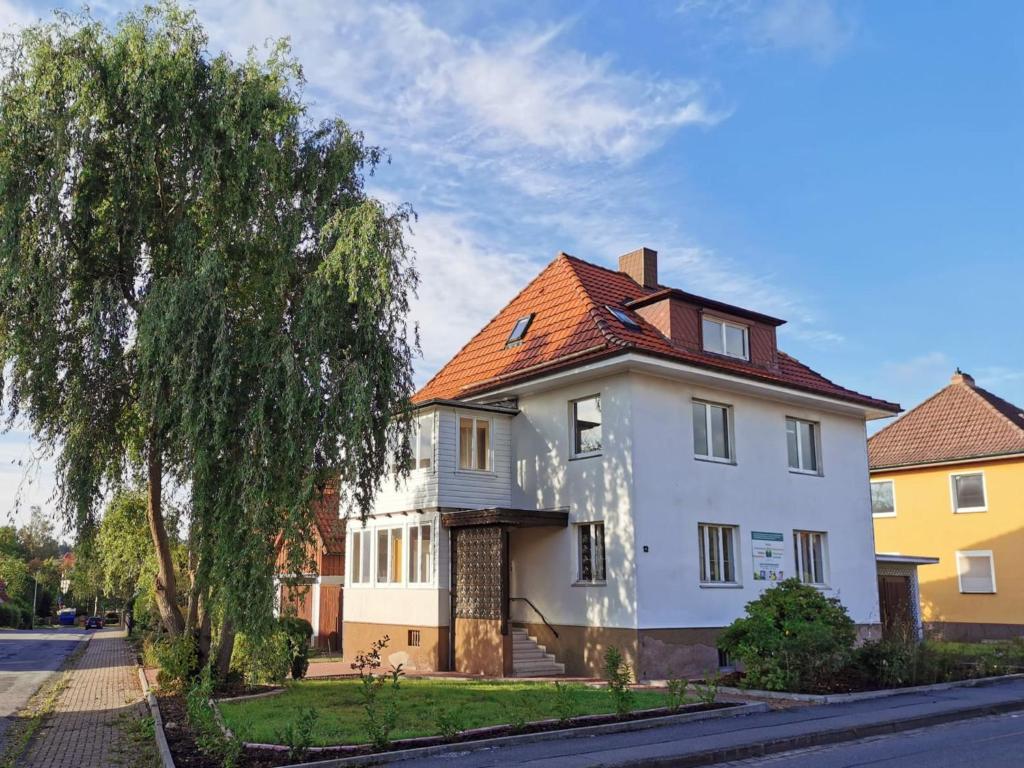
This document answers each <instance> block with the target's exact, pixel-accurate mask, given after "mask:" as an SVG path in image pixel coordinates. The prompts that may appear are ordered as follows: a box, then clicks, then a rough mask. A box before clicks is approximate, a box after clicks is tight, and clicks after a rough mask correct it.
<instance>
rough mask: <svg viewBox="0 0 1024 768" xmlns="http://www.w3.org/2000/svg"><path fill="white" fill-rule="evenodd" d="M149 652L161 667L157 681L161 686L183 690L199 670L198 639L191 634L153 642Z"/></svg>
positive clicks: (173, 689)
mask: <svg viewBox="0 0 1024 768" xmlns="http://www.w3.org/2000/svg"><path fill="white" fill-rule="evenodd" d="M149 652H150V653H151V655H152V657H153V659H154V660H155V661H156V666H158V667H159V668H160V671H159V672H158V673H157V682H158V683H159V684H160V687H161V688H167V689H169V690H172V691H181V690H183V689H185V687H186V686H187V685H188V682H189V681H190V680H192V679H193V678H194V677H195V674H196V672H197V671H198V665H199V657H198V655H197V653H196V641H195V638H194V637H192V635H190V634H185V635H181V636H180V637H176V638H174V639H170V638H167V639H164V640H160V641H157V642H154V643H151V645H150V647H149Z"/></svg>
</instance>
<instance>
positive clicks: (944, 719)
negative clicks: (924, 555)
mask: <svg viewBox="0 0 1024 768" xmlns="http://www.w3.org/2000/svg"><path fill="white" fill-rule="evenodd" d="M1020 710H1024V699H1020V700H1016V701H1005V702H1000V703H999V704H984V705H978V706H975V707H966V708H964V709H956V710H951V711H949V712H936V713H934V714H928V715H918V716H916V717H909V718H906V719H904V720H890V721H888V722H884V723H873V724H871V725H863V726H856V727H852V728H833V729H830V730H826V731H818V732H816V733H807V734H801V735H799V736H787V737H784V738H780V739H772V740H769V741H764V742H759V743H756V744H747V745H742V746H736V747H719V748H716V749H709V750H704V751H702V752H694V753H692V754H689V755H676V756H673V757H660V758H645V759H642V760H631V761H628V762H624V763H617V764H616V765H617V766H619V767H620V768H634V767H636V768H639V766H645V768H646V767H647V766H655V767H656V768H669V767H670V766H671V768H696V767H697V766H704V765H713V764H715V763H724V762H732V761H735V760H747V759H750V758H754V757H767V756H769V755H775V754H779V753H780V752H792V751H794V750H798V749H807V748H809V747H824V746H828V745H831V744H842V743H844V742H849V741H858V740H860V739H865V738H868V737H871V736H885V735H888V734H893V733H901V732H903V731H913V730H916V729H918V728H927V727H929V726H935V725H943V724H945V723H952V722H957V721H959V720H972V719H974V718H978V717H988V716H990V715H1002V714H1006V713H1008V712H1018V711H1020Z"/></svg>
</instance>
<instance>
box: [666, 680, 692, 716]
mask: <svg viewBox="0 0 1024 768" xmlns="http://www.w3.org/2000/svg"><path fill="white" fill-rule="evenodd" d="M665 687H666V693H665V698H666V699H667V703H666V706H667V707H668V709H669V710H671V711H672V712H678V711H679V710H680V709H682V708H683V707H684V706H686V704H687V703H688V702H689V697H688V696H687V695H686V689H687V688H689V687H690V681H689V680H687V679H686V678H685V677H684V678H670V679H668V680H667V681H665Z"/></svg>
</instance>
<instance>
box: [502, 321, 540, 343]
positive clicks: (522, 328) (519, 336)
mask: <svg viewBox="0 0 1024 768" xmlns="http://www.w3.org/2000/svg"><path fill="white" fill-rule="evenodd" d="M533 318H534V314H533V313H530V314H529V315H526V316H525V317H520V318H519V319H518V320H516V324H515V325H513V326H512V333H510V334H509V335H508V341H506V342H505V344H506V346H507V345H509V344H518V343H519V342H520V341H522V340H523V337H524V336H526V332H527V331H528V330H529V329H530V323H532V322H533Z"/></svg>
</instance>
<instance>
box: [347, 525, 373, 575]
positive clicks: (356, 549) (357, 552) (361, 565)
mask: <svg viewBox="0 0 1024 768" xmlns="http://www.w3.org/2000/svg"><path fill="white" fill-rule="evenodd" d="M372 542H373V539H371V538H370V531H367V530H365V529H364V530H362V531H352V583H353V584H369V583H370V545H371V544H372Z"/></svg>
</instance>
